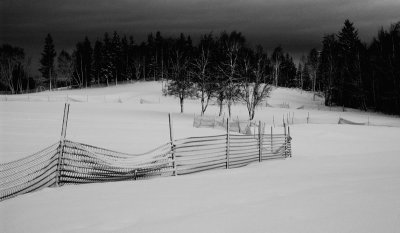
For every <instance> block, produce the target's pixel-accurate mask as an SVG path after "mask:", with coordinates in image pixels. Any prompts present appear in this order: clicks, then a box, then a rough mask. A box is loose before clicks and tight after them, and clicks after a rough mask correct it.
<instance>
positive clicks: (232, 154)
mask: <svg viewBox="0 0 400 233" xmlns="http://www.w3.org/2000/svg"><path fill="white" fill-rule="evenodd" d="M68 112H69V104H66V105H65V110H64V118H63V127H62V133H61V139H60V141H59V142H57V143H55V144H53V145H51V146H49V147H47V148H45V149H44V150H42V151H40V152H38V153H35V154H33V155H31V156H28V157H25V158H22V159H19V160H17V161H13V162H9V163H4V164H0V179H1V184H0V200H1V201H3V200H6V199H9V198H12V197H15V196H18V195H21V194H24V193H29V192H33V191H36V190H40V189H43V188H46V187H55V186H60V185H64V184H82V183H97V182H111V181H123V180H137V179H148V178H151V177H159V176H176V175H185V174H191V173H195V172H201V171H206V170H213V169H229V168H237V167H242V166H246V165H248V164H249V163H252V162H256V161H257V162H262V161H263V160H268V159H278V158H287V157H291V156H292V149H291V137H290V129H289V127H285V128H284V132H283V133H282V134H273V133H272V131H271V132H270V134H263V133H261V129H260V130H259V133H258V135H257V136H254V135H242V134H237V135H234V134H231V133H230V132H231V131H230V124H229V123H227V124H226V133H225V134H220V135H212V136H202V137H188V138H183V139H177V140H175V139H174V137H173V131H172V127H173V126H172V118H171V117H169V122H170V142H168V143H166V144H164V145H161V146H160V147H158V148H156V149H154V150H152V151H149V152H146V153H143V154H126V153H120V152H116V151H112V150H107V149H104V148H99V147H95V146H91V145H87V144H82V143H78V142H73V141H69V140H67V139H66V128H67V122H68Z"/></svg>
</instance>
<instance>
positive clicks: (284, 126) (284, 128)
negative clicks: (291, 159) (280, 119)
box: [283, 124, 287, 158]
mask: <svg viewBox="0 0 400 233" xmlns="http://www.w3.org/2000/svg"><path fill="white" fill-rule="evenodd" d="M283 131H284V135H285V158H286V156H287V154H286V149H287V144H286V143H287V137H286V125H285V124H283Z"/></svg>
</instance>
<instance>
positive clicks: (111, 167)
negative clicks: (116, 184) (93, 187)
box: [60, 141, 173, 184]
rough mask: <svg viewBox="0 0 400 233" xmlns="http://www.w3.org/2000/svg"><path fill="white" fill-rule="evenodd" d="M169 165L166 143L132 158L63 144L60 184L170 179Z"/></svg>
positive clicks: (83, 145) (169, 149)
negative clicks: (157, 177) (154, 178)
mask: <svg viewBox="0 0 400 233" xmlns="http://www.w3.org/2000/svg"><path fill="white" fill-rule="evenodd" d="M172 162H173V161H172V157H171V147H170V145H169V144H165V145H162V146H161V147H158V148H156V149H154V150H152V151H150V152H147V153H145V154H139V155H137V154H136V155H133V154H125V153H119V152H115V151H111V150H106V149H103V148H98V147H94V146H90V145H86V144H81V143H76V142H71V141H66V142H65V148H64V153H63V158H62V164H61V165H60V166H61V169H60V172H61V174H60V183H61V184H80V183H96V182H110V181H122V180H136V179H144V178H149V177H153V176H170V175H172V171H173V166H172Z"/></svg>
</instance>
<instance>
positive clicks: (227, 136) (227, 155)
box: [226, 118, 230, 169]
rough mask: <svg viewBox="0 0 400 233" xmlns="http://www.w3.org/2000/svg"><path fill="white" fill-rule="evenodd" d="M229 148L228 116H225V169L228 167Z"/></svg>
mask: <svg viewBox="0 0 400 233" xmlns="http://www.w3.org/2000/svg"><path fill="white" fill-rule="evenodd" d="M229 150H230V140H229V118H226V169H229Z"/></svg>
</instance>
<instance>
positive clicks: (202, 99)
mask: <svg viewBox="0 0 400 233" xmlns="http://www.w3.org/2000/svg"><path fill="white" fill-rule="evenodd" d="M204 112H205V109H204V91H202V92H201V115H202V116H203V115H204Z"/></svg>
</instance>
